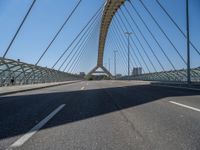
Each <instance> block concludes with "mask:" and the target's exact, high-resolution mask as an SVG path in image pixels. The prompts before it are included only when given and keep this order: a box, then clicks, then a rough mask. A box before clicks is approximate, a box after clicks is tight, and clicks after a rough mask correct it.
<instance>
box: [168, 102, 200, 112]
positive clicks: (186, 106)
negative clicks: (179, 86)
mask: <svg viewBox="0 0 200 150" xmlns="http://www.w3.org/2000/svg"><path fill="white" fill-rule="evenodd" d="M169 102H170V103H172V104H175V105H178V106H182V107H185V108H188V109H192V110H195V111H198V112H200V109H198V108H195V107H191V106H188V105H184V104H181V103H177V102H174V101H169Z"/></svg>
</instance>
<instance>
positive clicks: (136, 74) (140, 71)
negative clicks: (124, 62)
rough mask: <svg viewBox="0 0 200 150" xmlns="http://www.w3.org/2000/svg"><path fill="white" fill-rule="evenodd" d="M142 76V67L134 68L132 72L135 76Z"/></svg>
mask: <svg viewBox="0 0 200 150" xmlns="http://www.w3.org/2000/svg"><path fill="white" fill-rule="evenodd" d="M141 74H142V67H134V68H133V71H132V75H133V76H138V75H141Z"/></svg>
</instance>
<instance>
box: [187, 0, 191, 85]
mask: <svg viewBox="0 0 200 150" xmlns="http://www.w3.org/2000/svg"><path fill="white" fill-rule="evenodd" d="M186 30H187V83H188V85H190V83H191V77H190V27H189V2H188V0H186Z"/></svg>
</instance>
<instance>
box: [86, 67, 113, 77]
mask: <svg viewBox="0 0 200 150" xmlns="http://www.w3.org/2000/svg"><path fill="white" fill-rule="evenodd" d="M99 68H101V69H102V71H97V69H99ZM93 73H105V74H107V75H108V76H109V77H110V78H112V74H111V73H110V72H109V71H108V70H107V69H106V68H105V67H104V66H96V67H94V68H93V69H92V70H91V71H90V72H89V73H88V74H87V77H89V76H91V75H92V74H93Z"/></svg>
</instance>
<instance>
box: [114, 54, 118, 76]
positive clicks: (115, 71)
mask: <svg viewBox="0 0 200 150" xmlns="http://www.w3.org/2000/svg"><path fill="white" fill-rule="evenodd" d="M116 53H117V51H114V74H115V80H116V75H117V66H116Z"/></svg>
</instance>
